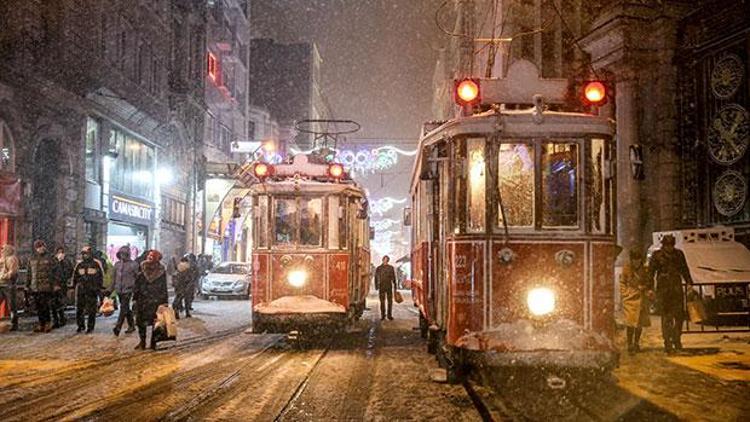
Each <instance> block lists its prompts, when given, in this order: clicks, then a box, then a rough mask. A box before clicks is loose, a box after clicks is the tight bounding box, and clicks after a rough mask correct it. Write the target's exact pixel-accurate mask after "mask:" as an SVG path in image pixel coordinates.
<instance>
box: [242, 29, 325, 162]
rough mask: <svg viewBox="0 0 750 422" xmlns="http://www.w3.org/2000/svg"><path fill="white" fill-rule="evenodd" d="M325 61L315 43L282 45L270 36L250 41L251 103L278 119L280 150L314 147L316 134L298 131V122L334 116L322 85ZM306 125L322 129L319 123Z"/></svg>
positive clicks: (312, 128) (309, 127) (310, 127)
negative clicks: (322, 71) (321, 72)
mask: <svg viewBox="0 0 750 422" xmlns="http://www.w3.org/2000/svg"><path fill="white" fill-rule="evenodd" d="M321 64H322V59H321V57H320V53H319V52H318V48H317V47H316V46H315V44H310V43H294V44H279V43H277V42H275V41H274V40H272V39H269V38H257V39H253V40H252V41H251V43H250V67H249V76H250V103H251V104H252V105H253V106H256V107H260V108H264V109H267V110H268V111H269V112H270V113H271V117H272V118H273V119H274V120H276V121H278V123H279V134H280V136H281V139H280V147H279V149H280V150H286V148H287V147H295V146H296V147H297V148H299V149H302V150H306V149H309V148H312V147H314V145H313V141H314V138H315V136H314V135H313V134H311V133H304V132H298V131H297V130H295V122H299V121H301V120H307V119H310V120H322V119H329V118H331V111H330V108H329V107H328V104H327V102H326V100H325V96H324V95H323V91H322V89H321V85H320V66H321ZM306 126H308V127H305V128H303V129H311V130H320V126H319V125H316V124H313V125H306Z"/></svg>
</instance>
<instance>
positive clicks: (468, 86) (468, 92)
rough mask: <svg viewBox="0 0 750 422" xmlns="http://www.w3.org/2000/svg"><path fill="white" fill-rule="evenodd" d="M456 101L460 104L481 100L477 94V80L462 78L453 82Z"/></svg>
mask: <svg viewBox="0 0 750 422" xmlns="http://www.w3.org/2000/svg"><path fill="white" fill-rule="evenodd" d="M454 91H455V95H456V103H458V104H459V105H462V106H466V105H472V104H477V103H479V101H480V100H481V97H480V96H479V80H477V79H462V80H460V81H456V83H455V90H454Z"/></svg>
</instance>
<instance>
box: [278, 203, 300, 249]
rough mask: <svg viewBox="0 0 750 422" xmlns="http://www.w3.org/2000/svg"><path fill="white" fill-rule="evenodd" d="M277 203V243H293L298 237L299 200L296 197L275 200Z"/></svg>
mask: <svg viewBox="0 0 750 422" xmlns="http://www.w3.org/2000/svg"><path fill="white" fill-rule="evenodd" d="M274 204H275V210H274V211H275V212H274V216H275V227H276V233H275V243H276V244H277V245H293V244H294V241H295V238H296V237H297V236H296V234H297V227H296V226H297V218H298V213H297V201H296V199H294V198H289V199H282V198H277V199H275V200H274Z"/></svg>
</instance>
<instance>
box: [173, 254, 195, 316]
mask: <svg viewBox="0 0 750 422" xmlns="http://www.w3.org/2000/svg"><path fill="white" fill-rule="evenodd" d="M192 276H193V274H192V272H191V271H190V261H189V260H188V258H187V257H182V258H181V259H180V262H179V263H178V264H177V271H175V273H174V274H173V275H172V287H174V294H175V297H174V301H173V302H172V309H174V314H175V316H176V317H177V319H180V311H181V310H182V309H183V306H184V307H185V308H184V309H185V318H190V308H188V307H187V303H186V302H187V301H186V300H185V297H186V294H187V289H188V288H190V281H191V280H190V279H191V277H192Z"/></svg>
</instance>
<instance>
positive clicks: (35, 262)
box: [29, 252, 55, 293]
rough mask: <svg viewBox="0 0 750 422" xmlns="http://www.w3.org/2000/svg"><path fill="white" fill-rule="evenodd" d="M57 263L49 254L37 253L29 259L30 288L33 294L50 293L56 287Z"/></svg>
mask: <svg viewBox="0 0 750 422" xmlns="http://www.w3.org/2000/svg"><path fill="white" fill-rule="evenodd" d="M54 269H55V262H54V258H53V257H52V255H50V254H49V253H48V252H44V253H41V254H40V253H35V254H34V256H32V257H31V259H29V272H30V274H29V288H30V289H31V291H32V292H40V293H49V292H52V290H53V287H54V285H55V281H54V280H53V277H54Z"/></svg>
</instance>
